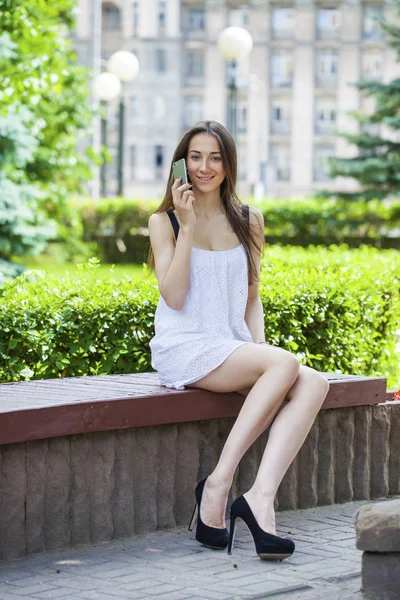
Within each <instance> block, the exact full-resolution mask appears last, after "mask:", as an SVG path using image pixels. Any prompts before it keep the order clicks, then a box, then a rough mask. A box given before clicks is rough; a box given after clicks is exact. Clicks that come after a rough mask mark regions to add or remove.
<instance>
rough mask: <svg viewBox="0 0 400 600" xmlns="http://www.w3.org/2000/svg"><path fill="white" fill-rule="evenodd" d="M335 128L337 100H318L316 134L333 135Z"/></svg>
mask: <svg viewBox="0 0 400 600" xmlns="http://www.w3.org/2000/svg"><path fill="white" fill-rule="evenodd" d="M335 128H336V100H335V98H318V99H317V102H316V106H315V133H320V134H327V135H331V134H333V133H334V131H335Z"/></svg>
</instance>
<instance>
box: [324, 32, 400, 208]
mask: <svg viewBox="0 0 400 600" xmlns="http://www.w3.org/2000/svg"><path fill="white" fill-rule="evenodd" d="M380 26H381V27H382V29H383V30H384V31H385V32H386V33H387V34H388V36H389V46H391V47H392V48H394V49H395V50H396V51H397V53H398V55H399V57H400V28H398V27H396V26H395V25H388V24H383V23H381V24H380ZM353 85H355V86H356V87H357V88H358V89H359V90H360V91H361V93H362V94H365V95H366V96H371V97H373V98H374V99H375V111H374V112H373V113H372V114H366V113H362V112H359V111H353V112H352V113H350V114H352V116H354V118H355V119H356V120H357V121H358V123H359V124H360V128H359V133H355V134H348V133H347V134H345V133H340V134H339V135H340V136H341V137H343V138H345V139H346V140H347V141H348V142H350V143H351V144H354V145H355V146H357V147H358V149H359V152H358V156H355V157H353V158H333V159H331V160H330V175H331V177H338V176H340V177H351V178H353V179H356V180H357V181H358V182H359V184H360V191H358V192H353V193H351V192H326V193H325V195H335V196H338V197H340V198H343V199H352V200H358V199H361V198H364V199H365V200H371V199H373V198H379V199H383V198H386V197H388V196H399V195H400V143H399V142H398V141H396V140H395V139H392V138H394V136H387V135H386V136H385V137H382V136H381V135H377V134H374V132H373V127H371V126H376V125H386V126H387V127H389V128H390V129H391V130H392V131H393V132H397V131H399V130H400V79H399V78H397V79H394V80H392V81H390V82H389V83H382V82H378V81H362V82H359V83H356V84H353Z"/></svg>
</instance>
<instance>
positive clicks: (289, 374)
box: [266, 349, 300, 383]
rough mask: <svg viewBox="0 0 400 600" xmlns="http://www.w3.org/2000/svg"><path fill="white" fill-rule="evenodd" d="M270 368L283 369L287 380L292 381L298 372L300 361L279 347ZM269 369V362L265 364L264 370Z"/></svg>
mask: <svg viewBox="0 0 400 600" xmlns="http://www.w3.org/2000/svg"><path fill="white" fill-rule="evenodd" d="M272 368H275V369H277V368H279V369H280V370H282V371H283V373H284V375H285V377H286V378H287V379H288V382H289V383H290V382H292V383H294V382H295V381H296V379H297V377H298V375H299V372H300V363H299V361H298V360H297V358H296V357H295V356H294V354H291V353H290V352H288V351H287V350H283V349H280V352H279V353H278V354H277V356H276V359H275V361H274V363H273V365H272ZM270 369H271V362H269V363H268V365H266V371H268V370H270Z"/></svg>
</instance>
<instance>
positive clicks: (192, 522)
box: [188, 502, 198, 531]
mask: <svg viewBox="0 0 400 600" xmlns="http://www.w3.org/2000/svg"><path fill="white" fill-rule="evenodd" d="M197 513H198V506H197V502H195V505H194V509H193V513H192V518H191V519H190V523H189V527H188V529H189V531H192V529H193V525H194V524H195V522H196V519H197Z"/></svg>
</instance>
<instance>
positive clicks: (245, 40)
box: [217, 27, 253, 60]
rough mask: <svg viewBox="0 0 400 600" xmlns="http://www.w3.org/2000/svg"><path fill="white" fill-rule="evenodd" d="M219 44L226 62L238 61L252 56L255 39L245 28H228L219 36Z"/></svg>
mask: <svg viewBox="0 0 400 600" xmlns="http://www.w3.org/2000/svg"><path fill="white" fill-rule="evenodd" d="M217 44H218V48H219V49H220V51H221V54H222V56H223V57H224V58H226V60H238V59H239V58H243V57H244V56H246V55H247V54H250V52H251V50H252V48H253V39H252V37H251V35H250V33H249V32H248V31H247V29H244V28H243V27H226V28H225V29H223V30H222V31H221V33H220V34H219V36H218V40H217Z"/></svg>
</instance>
